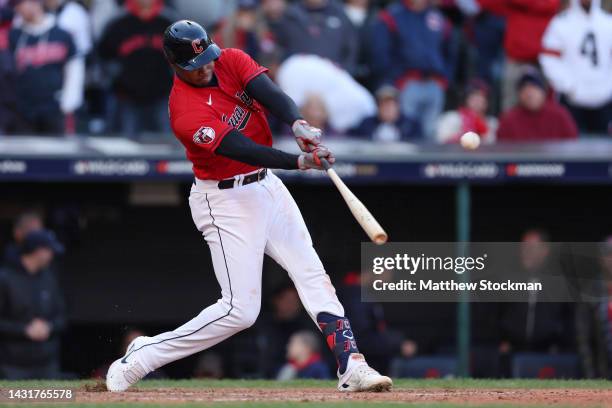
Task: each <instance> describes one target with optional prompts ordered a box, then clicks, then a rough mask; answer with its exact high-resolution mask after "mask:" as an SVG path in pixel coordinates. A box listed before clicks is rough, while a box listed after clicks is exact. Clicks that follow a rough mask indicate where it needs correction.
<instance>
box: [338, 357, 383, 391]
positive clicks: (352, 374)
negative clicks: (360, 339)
mask: <svg viewBox="0 0 612 408" xmlns="http://www.w3.org/2000/svg"><path fill="white" fill-rule="evenodd" d="M338 378H339V379H340V380H339V381H338V390H340V391H348V392H356V391H370V392H383V391H391V387H392V386H393V381H391V378H389V377H387V376H384V375H380V374H379V373H378V371H376V370H375V369H373V368H372V367H370V366H369V365H368V363H366V361H365V358H364V357H363V354H358V353H353V354H351V355H350V356H349V359H348V363H347V365H346V371H345V372H344V374H342V375H340V374H338Z"/></svg>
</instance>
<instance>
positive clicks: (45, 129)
mask: <svg viewBox="0 0 612 408" xmlns="http://www.w3.org/2000/svg"><path fill="white" fill-rule="evenodd" d="M13 2H14V4H15V11H16V12H17V15H18V17H19V19H20V21H21V23H20V25H19V26H18V27H13V29H12V30H11V32H10V39H9V44H10V50H11V53H12V55H13V58H14V64H15V70H16V79H15V82H16V85H15V92H16V97H17V101H16V104H17V113H18V118H17V123H16V125H15V129H14V131H15V133H43V134H62V133H64V131H65V130H66V118H67V117H68V118H70V117H71V116H72V114H73V112H74V111H75V110H76V109H77V108H78V107H79V106H80V105H81V103H82V98H83V84H84V77H85V63H84V60H83V58H82V57H81V56H79V55H78V53H77V52H76V49H75V45H74V42H73V41H72V36H71V35H70V34H69V33H68V32H67V31H64V30H63V29H61V28H59V27H58V26H57V25H56V18H55V16H53V15H51V14H46V13H45V11H44V9H43V5H42V0H13Z"/></svg>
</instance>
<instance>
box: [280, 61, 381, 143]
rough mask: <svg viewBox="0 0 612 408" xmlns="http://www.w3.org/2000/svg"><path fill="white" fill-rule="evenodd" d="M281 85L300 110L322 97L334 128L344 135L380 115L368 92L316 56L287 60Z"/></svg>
mask: <svg viewBox="0 0 612 408" xmlns="http://www.w3.org/2000/svg"><path fill="white" fill-rule="evenodd" d="M277 81H278V84H279V86H280V87H281V89H282V90H283V91H285V92H286V93H287V95H289V96H290V97H291V98H292V99H293V100H294V101H295V103H296V104H297V105H298V106H302V105H303V104H304V101H305V100H306V98H307V97H308V96H309V95H311V94H313V93H314V94H318V95H320V96H321V97H322V98H323V99H324V100H325V105H326V107H327V110H328V113H329V123H330V125H331V127H332V128H333V129H334V130H336V131H338V132H340V133H343V132H346V131H347V130H348V129H350V128H353V127H355V126H357V125H359V123H361V121H362V120H363V119H364V118H365V117H368V116H372V115H374V114H375V113H376V102H375V100H374V98H373V97H372V94H370V92H369V91H368V90H367V89H366V88H364V87H363V86H362V85H360V84H359V83H358V82H357V81H355V79H354V78H353V77H352V76H351V75H349V74H348V72H346V71H345V70H343V69H342V68H340V67H339V66H337V65H336V64H334V63H333V62H331V61H329V60H326V59H324V58H321V57H318V56H316V55H294V56H293V57H291V58H289V59H287V60H285V62H283V63H282V65H281V66H280V68H279V69H278V75H277Z"/></svg>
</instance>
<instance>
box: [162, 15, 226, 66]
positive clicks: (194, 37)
mask: <svg viewBox="0 0 612 408" xmlns="http://www.w3.org/2000/svg"><path fill="white" fill-rule="evenodd" d="M164 53H165V54H166V58H167V59H168V61H170V62H171V63H172V64H176V65H178V66H179V67H181V68H182V69H184V70H187V71H193V70H195V69H198V68H200V67H202V66H204V65H206V64H208V63H209V62H211V61H214V60H216V59H217V58H219V56H220V55H221V49H220V48H219V47H218V46H217V44H215V43H213V42H212V40H211V39H210V37H209V35H208V33H207V32H206V30H205V29H204V28H203V27H202V26H201V25H199V24H198V23H196V22H194V21H189V20H180V21H177V22H175V23H173V24H171V25H170V27H168V28H166V31H164Z"/></svg>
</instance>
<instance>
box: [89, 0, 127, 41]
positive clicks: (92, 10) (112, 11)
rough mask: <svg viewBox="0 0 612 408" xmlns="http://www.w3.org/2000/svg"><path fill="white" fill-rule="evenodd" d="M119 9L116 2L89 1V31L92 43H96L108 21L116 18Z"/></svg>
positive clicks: (107, 0) (105, 0) (104, 0)
mask: <svg viewBox="0 0 612 408" xmlns="http://www.w3.org/2000/svg"><path fill="white" fill-rule="evenodd" d="M120 12H121V7H120V6H119V4H118V3H117V2H116V1H109V0H90V1H89V15H90V18H91V30H92V34H93V38H94V41H96V42H97V41H98V40H99V39H100V37H101V36H102V33H103V32H104V29H105V28H106V26H107V25H108V23H109V21H111V20H112V19H114V18H115V17H117V15H119V13H120Z"/></svg>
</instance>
